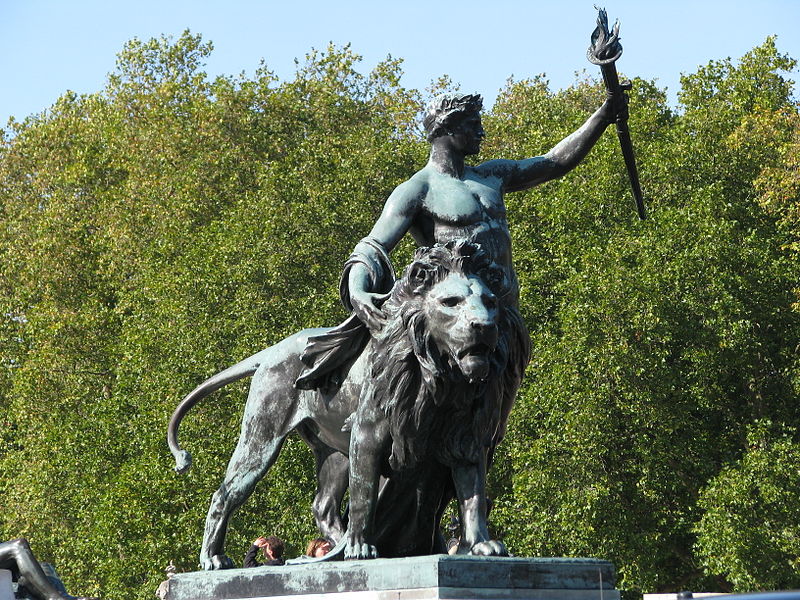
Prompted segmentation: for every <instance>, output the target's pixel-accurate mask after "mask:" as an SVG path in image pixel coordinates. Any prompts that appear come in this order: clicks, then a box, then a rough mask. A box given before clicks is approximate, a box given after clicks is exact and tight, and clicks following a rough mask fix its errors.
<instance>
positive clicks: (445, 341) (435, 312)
mask: <svg viewBox="0 0 800 600" xmlns="http://www.w3.org/2000/svg"><path fill="white" fill-rule="evenodd" d="M422 308H423V310H424V312H425V316H426V320H427V323H428V333H429V335H430V336H431V339H432V341H433V342H434V343H435V345H436V347H437V349H438V350H439V352H440V353H441V355H442V357H443V358H447V359H449V362H451V363H452V364H453V366H455V367H457V368H458V369H459V370H460V371H461V373H463V374H464V376H465V377H466V378H467V379H468V380H469V381H479V380H484V379H486V378H487V377H488V376H489V370H490V361H491V355H492V353H493V352H494V350H495V347H496V346H497V337H498V322H499V318H500V317H499V314H500V313H499V308H498V301H497V297H496V296H495V295H494V294H493V293H492V291H491V290H490V289H489V287H488V286H487V285H486V283H484V281H483V280H482V279H481V278H480V277H477V276H475V275H466V276H465V275H462V274H460V273H450V274H449V275H448V276H447V277H445V278H444V279H443V280H442V281H440V282H439V283H437V284H436V285H434V286H433V287H432V288H431V289H430V291H429V292H428V294H427V296H426V297H425V299H424V300H423V306H422Z"/></svg>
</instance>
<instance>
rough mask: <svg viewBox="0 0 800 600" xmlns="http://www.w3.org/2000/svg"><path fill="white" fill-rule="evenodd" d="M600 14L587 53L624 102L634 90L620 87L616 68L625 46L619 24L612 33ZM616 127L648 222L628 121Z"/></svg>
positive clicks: (640, 208) (622, 120) (620, 119)
mask: <svg viewBox="0 0 800 600" xmlns="http://www.w3.org/2000/svg"><path fill="white" fill-rule="evenodd" d="M595 8H597V7H595ZM597 12H598V14H597V27H596V28H595V30H594V31H593V32H592V43H591V45H590V46H589V50H588V51H587V52H586V56H587V57H588V59H589V62H591V63H593V64H595V65H599V67H600V70H601V72H602V73H603V81H604V82H605V84H606V90H607V91H608V93H609V95H610V96H611V97H612V98H620V97H621V96H623V95H624V94H625V92H626V91H627V90H629V89H631V82H630V81H625V82H623V83H620V81H619V76H618V75H617V67H616V66H615V65H614V63H615V62H616V60H617V59H618V58H619V57H620V56H622V44H620V43H619V21H617V22H616V23H614V29H613V30H612V31H609V30H608V16H607V15H606V11H605V9H603V8H598V9H597ZM616 125H617V137H619V145H620V146H621V147H622V156H623V157H624V158H625V166H626V167H627V169H628V177H629V178H630V180H631V189H632V190H633V197H634V199H635V200H636V210H637V211H638V213H639V218H640V219H644V218H645V212H644V198H642V188H641V187H640V186H639V171H638V170H637V169H636V157H635V156H634V154H633V144H632V143H631V133H630V130H629V129H628V120H627V117H618V118H617V123H616Z"/></svg>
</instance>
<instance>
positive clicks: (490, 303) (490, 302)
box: [483, 296, 497, 308]
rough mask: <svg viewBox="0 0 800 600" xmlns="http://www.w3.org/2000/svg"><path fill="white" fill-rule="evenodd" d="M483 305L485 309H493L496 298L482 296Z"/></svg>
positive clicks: (495, 304)
mask: <svg viewBox="0 0 800 600" xmlns="http://www.w3.org/2000/svg"><path fill="white" fill-rule="evenodd" d="M483 305H484V306H485V307H486V308H495V307H496V306H497V296H484V297H483Z"/></svg>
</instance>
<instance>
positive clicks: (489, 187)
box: [423, 176, 506, 227]
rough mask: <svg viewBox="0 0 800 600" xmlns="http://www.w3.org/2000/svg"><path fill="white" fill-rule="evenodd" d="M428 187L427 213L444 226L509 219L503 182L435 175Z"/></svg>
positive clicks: (426, 197)
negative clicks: (501, 185) (501, 188)
mask: <svg viewBox="0 0 800 600" xmlns="http://www.w3.org/2000/svg"><path fill="white" fill-rule="evenodd" d="M428 184H429V185H428V191H427V194H426V196H425V200H424V202H423V211H424V212H425V213H427V214H428V215H429V216H430V217H431V218H433V220H434V221H435V222H436V223H438V224H440V225H444V226H447V225H450V226H456V227H465V226H470V225H475V224H478V223H486V222H489V221H504V220H505V217H506V209H505V205H504V203H503V194H502V193H501V191H500V186H499V181H497V182H496V181H494V180H493V179H482V178H477V177H467V178H464V179H456V178H455V177H448V176H434V177H431V178H430V180H429V182H428Z"/></svg>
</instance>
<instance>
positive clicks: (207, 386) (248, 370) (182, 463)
mask: <svg viewBox="0 0 800 600" xmlns="http://www.w3.org/2000/svg"><path fill="white" fill-rule="evenodd" d="M261 355H262V353H260V352H259V353H258V354H254V355H253V356H250V357H249V358H246V359H244V360H243V361H242V362H240V363H237V364H235V365H233V366H232V367H229V368H227V369H225V370H224V371H221V372H219V373H217V374H216V375H214V376H212V377H209V378H208V379H206V380H205V381H204V382H203V383H201V384H200V385H198V386H197V387H196V388H195V389H193V390H192V391H191V392H189V394H188V395H187V396H186V397H185V398H184V399H183V400H181V403H180V404H178V407H177V408H176V409H175V412H173V413H172V418H171V419H170V420H169V427H167V444H169V450H170V452H172V456H174V457H175V470H176V471H177V472H178V473H184V472H185V471H187V470H188V469H189V467H191V466H192V455H191V454H189V452H187V451H186V450H184V449H183V448H181V446H180V444H179V443H178V427H179V426H180V424H181V421H182V420H183V417H184V416H186V413H188V412H189V410H191V408H192V407H193V406H194V405H195V404H197V403H198V402H199V401H200V400H202V399H203V398H205V397H206V396H208V395H210V394H211V393H213V392H215V391H217V390H218V389H219V388H221V387H223V386H226V385H228V384H229V383H233V382H234V381H237V380H238V379H242V378H243V377H249V376H251V375H252V374H253V373H255V372H256V369H258V366H259V365H260V364H261Z"/></svg>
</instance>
